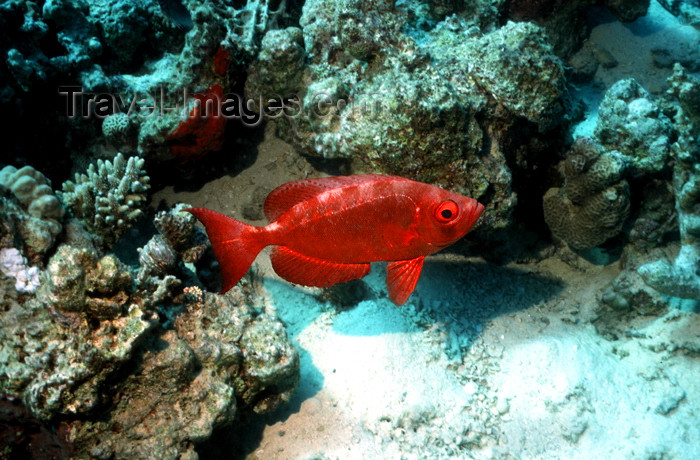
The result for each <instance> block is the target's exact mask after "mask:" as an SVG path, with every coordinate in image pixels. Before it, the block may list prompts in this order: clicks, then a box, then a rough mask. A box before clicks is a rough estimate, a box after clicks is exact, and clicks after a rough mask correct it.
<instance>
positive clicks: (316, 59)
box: [246, 0, 565, 229]
mask: <svg viewBox="0 0 700 460" xmlns="http://www.w3.org/2000/svg"><path fill="white" fill-rule="evenodd" d="M366 15H369V17H371V23H372V24H373V29H372V30H373V33H371V34H370V33H367V31H366V29H363V28H362V27H359V26H358V25H359V24H364V23H365V19H364V17H365V16H366ZM472 21H473V19H468V18H461V17H458V16H454V17H450V18H447V19H445V20H444V21H443V22H440V23H438V24H436V25H435V27H434V28H432V29H431V30H430V31H428V32H421V33H422V35H421V39H420V40H418V39H416V38H414V37H413V36H412V35H411V34H409V33H407V32H405V29H406V27H407V24H408V22H410V14H407V13H405V12H404V11H403V10H401V9H399V8H395V7H394V5H393V4H391V3H390V2H373V3H371V4H364V3H362V4H360V3H351V4H348V5H345V6H343V7H342V8H338V7H337V6H336V5H335V4H334V3H333V2H330V1H322V0H319V1H310V2H307V3H306V4H305V7H304V13H303V15H302V18H301V20H300V24H301V27H302V31H303V42H304V46H305V47H306V52H307V55H308V62H307V63H306V65H305V67H304V68H303V76H302V78H301V81H302V82H303V87H302V88H301V91H300V100H299V102H300V105H301V107H302V113H301V114H299V115H295V116H289V117H280V118H278V120H277V123H278V134H279V135H280V136H282V137H283V138H285V139H286V140H288V141H290V142H291V143H293V144H294V145H295V146H296V147H298V148H299V149H300V150H301V151H303V152H304V153H305V154H308V155H311V156H316V157H323V158H336V159H347V160H348V161H351V162H352V164H353V166H354V167H355V169H357V170H365V171H367V170H368V171H374V172H384V173H389V174H398V175H403V176H406V177H411V178H413V179H416V180H420V181H424V182H430V183H436V184H439V185H442V186H446V187H449V188H451V189H453V190H455V191H458V192H461V193H465V194H468V195H470V196H473V197H475V198H477V199H479V200H481V201H483V202H485V203H486V204H487V209H486V212H485V218H484V219H483V221H482V222H481V224H480V225H481V226H482V227H484V228H492V229H493V228H503V227H505V226H507V225H509V224H510V223H511V214H512V211H513V209H514V207H515V205H516V196H515V194H514V193H513V191H512V188H511V183H512V171H511V167H512V164H516V163H517V162H512V161H510V160H512V159H510V158H508V157H507V154H506V152H516V151H518V152H521V153H522V154H523V155H525V152H526V151H527V150H528V149H529V148H531V146H530V145H529V144H528V141H526V140H525V139H530V140H532V139H533V138H534V139H537V141H535V142H534V143H539V145H540V146H541V149H542V150H546V149H547V147H546V146H547V145H549V144H551V140H550V139H549V138H548V137H547V136H545V135H544V133H546V132H548V131H551V130H553V129H557V128H558V127H559V126H560V125H561V123H562V122H563V118H562V116H561V115H562V114H563V109H564V106H565V103H564V96H565V84H564V71H563V67H562V65H561V63H560V61H559V60H558V58H557V57H556V56H555V55H554V54H553V51H552V48H551V45H549V43H548V41H547V39H546V36H545V34H544V31H543V30H542V29H541V28H539V27H537V26H535V25H533V24H529V23H513V22H510V23H508V24H506V25H505V26H503V27H502V28H500V29H496V30H493V31H490V32H488V33H482V32H481V31H480V30H479V28H478V27H476V26H475V25H474V23H473V22H472ZM294 37H296V35H286V38H285V41H284V42H283V43H286V45H285V46H287V47H288V48H285V49H289V50H290V53H291V54H290V55H289V59H288V60H289V62H291V63H292V64H290V66H289V67H288V68H287V69H286V70H285V71H284V72H282V73H283V74H284V75H289V80H288V83H290V84H291V86H295V83H294V82H296V81H297V79H298V76H297V74H298V72H299V70H298V65H299V62H300V60H299V57H297V55H296V54H294V50H296V46H297V43H298V41H297V39H296V38H294ZM338 40H340V42H342V43H344V44H345V45H347V46H341V45H340V43H338ZM350 45H352V46H350ZM279 46H282V43H279V38H277V36H275V39H274V40H273V39H272V38H271V39H270V40H264V41H263V48H262V50H261V52H260V53H259V56H258V60H257V61H256V62H255V63H254V64H253V65H252V66H251V68H252V69H253V71H252V72H251V73H250V75H249V78H248V80H247V81H246V88H247V89H248V94H250V95H253V96H255V95H257V94H258V93H260V91H261V90H260V88H264V87H265V85H266V84H267V83H268V82H270V81H271V79H270V78H269V77H268V76H266V75H267V74H268V73H269V71H265V70H263V69H266V68H268V67H271V65H272V63H273V62H274V61H273V60H271V59H270V57H269V56H270V55H272V54H273V51H274V50H275V49H276V48H275V47H279ZM268 48H269V49H268ZM291 86H290V87H286V88H285V87H283V85H282V84H279V85H276V88H275V90H281V89H288V90H292V89H293V88H292V87H291ZM525 88H527V89H525ZM284 96H285V95H282V97H284ZM525 133H527V134H525ZM521 164H524V163H521Z"/></svg>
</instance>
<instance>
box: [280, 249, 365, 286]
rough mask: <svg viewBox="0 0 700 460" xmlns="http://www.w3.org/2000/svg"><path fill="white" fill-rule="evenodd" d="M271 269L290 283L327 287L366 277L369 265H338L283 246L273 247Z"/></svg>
mask: <svg viewBox="0 0 700 460" xmlns="http://www.w3.org/2000/svg"><path fill="white" fill-rule="evenodd" d="M270 259H271V260H272V268H274V269H275V273H277V274H278V275H279V276H280V277H282V278H284V279H285V280H287V281H289V282H290V283H296V284H301V285H303V286H315V287H329V286H333V285H334V284H338V283H345V282H346V281H352V280H356V279H359V278H362V277H363V276H365V275H367V274H368V273H369V270H370V265H369V264H339V263H335V262H328V261H326V260H322V259H316V258H314V257H309V256H305V255H303V254H300V253H298V252H295V251H292V250H291V249H289V248H287V247H285V246H275V247H274V249H273V250H272V254H271V255H270Z"/></svg>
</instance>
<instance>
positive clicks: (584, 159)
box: [543, 138, 630, 249]
mask: <svg viewBox="0 0 700 460" xmlns="http://www.w3.org/2000/svg"><path fill="white" fill-rule="evenodd" d="M559 167H560V170H561V172H562V174H563V176H564V179H565V184H564V186H563V187H561V188H551V189H549V190H548V191H547V193H546V194H545V196H544V199H543V205H544V218H545V221H546V222H547V225H548V226H549V228H550V230H551V231H552V233H553V234H554V235H555V236H556V237H558V238H561V239H562V240H564V241H566V242H567V243H568V244H569V246H571V247H572V248H574V249H590V248H592V247H595V246H598V245H599V244H601V243H603V242H604V241H605V240H607V239H609V238H611V237H613V236H615V235H617V234H618V233H619V232H620V230H621V229H622V224H623V223H624V222H625V220H626V219H627V217H628V216H629V207H630V203H629V186H628V184H627V181H626V180H625V179H624V177H623V175H624V172H625V168H626V162H625V159H624V157H623V156H622V155H621V154H620V153H619V152H615V151H612V152H605V153H601V149H600V148H599V147H598V146H597V145H596V144H595V143H593V142H592V141H591V140H589V139H586V138H580V139H578V140H577V141H576V142H575V143H574V145H573V147H572V148H571V151H570V152H569V153H568V155H567V158H566V159H565V160H564V161H562V162H561V163H560V165H559Z"/></svg>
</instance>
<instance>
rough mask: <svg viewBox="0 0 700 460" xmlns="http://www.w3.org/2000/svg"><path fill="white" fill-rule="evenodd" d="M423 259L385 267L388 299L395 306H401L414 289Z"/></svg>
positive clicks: (400, 262)
mask: <svg viewBox="0 0 700 460" xmlns="http://www.w3.org/2000/svg"><path fill="white" fill-rule="evenodd" d="M424 260H425V257H416V258H415V259H409V260H399V261H396V262H391V263H390V264H389V265H388V266H387V267H386V287H387V289H389V299H390V300H391V301H392V302H394V303H395V304H396V305H403V304H404V302H406V301H407V300H408V297H409V296H410V295H411V293H412V292H413V290H414V289H415V288H416V283H417V282H418V278H420V272H421V270H422V269H423V261H424Z"/></svg>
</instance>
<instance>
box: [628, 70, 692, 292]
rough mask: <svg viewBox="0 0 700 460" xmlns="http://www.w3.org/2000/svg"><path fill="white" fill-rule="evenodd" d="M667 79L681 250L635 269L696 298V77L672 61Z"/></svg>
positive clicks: (654, 283) (659, 285)
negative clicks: (674, 106)
mask: <svg viewBox="0 0 700 460" xmlns="http://www.w3.org/2000/svg"><path fill="white" fill-rule="evenodd" d="M668 81H669V87H670V92H671V94H673V95H674V97H675V98H676V99H677V101H678V106H679V107H678V111H677V113H676V117H675V125H676V127H677V129H678V140H677V141H676V142H675V143H674V144H673V145H672V148H671V154H672V156H673V158H674V160H675V161H674V165H673V191H674V194H675V197H676V213H677V215H678V226H679V231H680V237H681V249H680V252H679V254H678V256H677V257H676V259H675V261H674V262H673V264H669V263H667V262H665V261H662V260H659V261H656V262H651V263H648V264H645V265H642V266H641V267H639V269H638V272H639V274H640V275H641V276H642V278H643V279H644V281H645V282H646V283H647V284H648V285H649V286H651V287H653V288H654V289H656V290H658V291H659V292H662V293H664V294H668V295H672V296H676V297H681V298H686V299H694V300H700V143H699V142H698V137H697V136H698V133H699V132H700V102H698V101H700V78H698V77H697V76H692V75H689V74H688V73H686V72H685V70H684V69H683V67H682V66H681V65H680V64H676V66H675V67H674V72H673V75H672V76H671V77H670V78H669V80H668Z"/></svg>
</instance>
